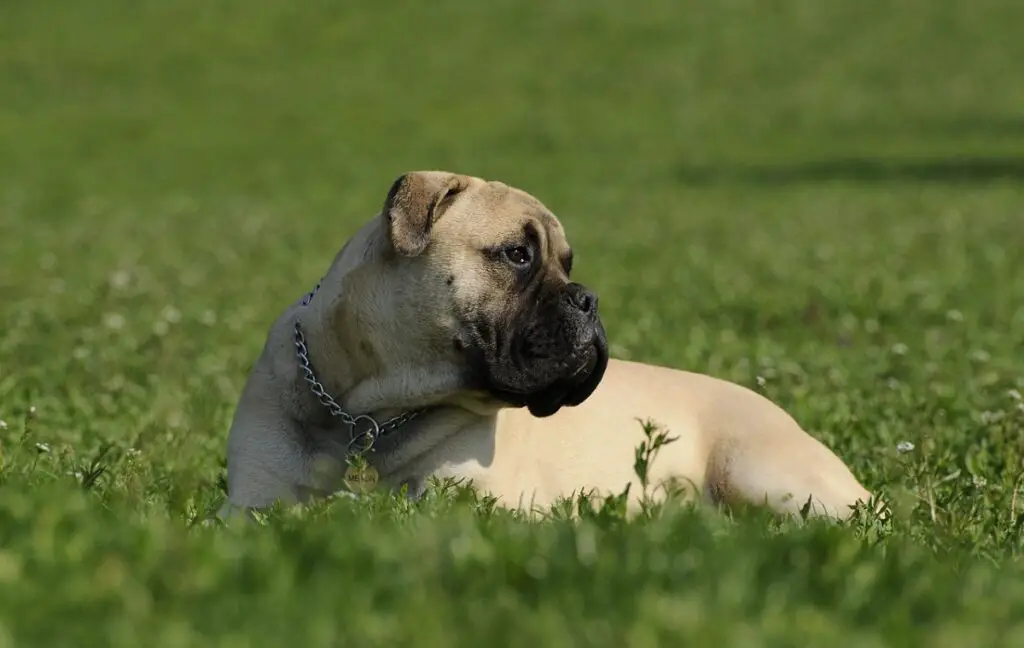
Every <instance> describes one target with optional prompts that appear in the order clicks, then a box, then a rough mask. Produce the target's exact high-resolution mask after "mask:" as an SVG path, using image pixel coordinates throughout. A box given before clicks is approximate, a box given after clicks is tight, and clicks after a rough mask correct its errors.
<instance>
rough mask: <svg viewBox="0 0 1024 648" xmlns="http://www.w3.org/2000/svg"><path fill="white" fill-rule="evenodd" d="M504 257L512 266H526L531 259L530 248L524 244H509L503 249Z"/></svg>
mask: <svg viewBox="0 0 1024 648" xmlns="http://www.w3.org/2000/svg"><path fill="white" fill-rule="evenodd" d="M503 252H504V254H505V258H506V259H508V261H509V263H511V264H512V265H514V266H520V267H522V266H528V265H530V261H532V260H533V255H532V254H531V253H530V248H528V247H527V246H525V245H510V246H508V247H507V248H505V249H504V250H503Z"/></svg>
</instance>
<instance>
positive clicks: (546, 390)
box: [487, 331, 608, 418]
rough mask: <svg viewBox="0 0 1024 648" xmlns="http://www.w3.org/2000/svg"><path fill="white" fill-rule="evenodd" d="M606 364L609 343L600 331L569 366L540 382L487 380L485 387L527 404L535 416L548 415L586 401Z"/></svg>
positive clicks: (506, 400) (516, 403) (514, 403)
mask: <svg viewBox="0 0 1024 648" xmlns="http://www.w3.org/2000/svg"><path fill="white" fill-rule="evenodd" d="M607 366H608V347H607V343H606V342H605V339H604V334H603V331H601V334H600V335H598V336H596V337H595V340H594V341H593V343H592V344H591V345H589V347H588V348H587V349H586V350H585V351H584V352H582V353H580V354H579V355H577V356H575V357H574V359H573V362H572V363H571V364H570V365H569V368H568V370H566V371H564V372H562V373H561V374H560V375H559V376H558V377H556V378H555V379H553V380H548V381H545V382H544V383H543V384H540V385H529V384H522V383H520V384H507V383H504V381H501V382H498V381H495V380H494V377H493V375H492V376H491V379H490V380H488V381H487V383H488V384H487V391H488V392H489V393H490V394H491V395H492V396H493V397H494V398H496V399H498V400H499V401H501V402H503V403H506V404H508V405H511V406H512V407H526V408H527V409H529V410H530V413H531V414H533V415H534V416H536V417H541V418H542V417H546V416H551V415H552V414H554V413H556V412H557V411H558V410H560V409H561V408H563V407H567V406H568V407H572V406H576V405H579V404H581V403H582V402H583V401H585V400H586V399H587V398H588V397H589V396H590V395H591V394H592V393H593V392H594V390H595V389H597V386H598V384H600V382H601V379H602V378H603V377H604V372H605V369H606V368H607Z"/></svg>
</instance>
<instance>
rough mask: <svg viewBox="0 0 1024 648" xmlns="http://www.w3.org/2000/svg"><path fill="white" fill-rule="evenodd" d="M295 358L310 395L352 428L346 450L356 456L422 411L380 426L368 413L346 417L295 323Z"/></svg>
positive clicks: (306, 301) (306, 302)
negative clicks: (318, 372)
mask: <svg viewBox="0 0 1024 648" xmlns="http://www.w3.org/2000/svg"><path fill="white" fill-rule="evenodd" d="M322 281H323V280H322V279H321V281H320V282H317V284H316V287H315V288H313V290H311V291H310V292H308V293H306V296H305V297H303V299H302V305H303V306H308V305H309V302H311V301H312V300H313V295H315V294H316V293H317V291H319V290H320V284H321V282H322ZM294 341H295V356H296V357H297V358H298V360H299V367H300V368H301V369H302V373H303V374H304V376H303V377H304V378H305V380H306V382H307V383H309V389H310V391H312V392H313V395H314V396H316V397H317V400H319V401H320V403H321V404H322V405H323V406H324V407H326V408H327V411H328V412H330V414H331V416H335V417H337V418H339V419H341V422H342V423H344V424H345V425H349V426H351V427H352V440H351V441H350V442H349V445H348V450H349V452H352V451H353V448H355V450H354V451H355V452H356V453H357V454H363V453H365V452H370V451H372V450H373V445H374V444H375V443H376V442H377V439H379V438H381V437H383V436H387V435H388V434H390V433H392V432H394V431H395V430H397V429H398V428H400V427H402V426H403V425H405V424H406V423H408V422H409V421H411V420H413V419H414V418H416V417H417V416H419V415H420V414H422V413H423V412H424V411H425V409H422V408H421V409H414V410H410V411H408V412H403V413H401V414H399V415H397V416H393V417H391V418H389V419H388V420H386V421H384V422H383V423H379V422H378V421H377V419H375V418H373V417H372V416H370V415H369V414H357V415H355V416H353V415H351V414H349V413H348V412H346V411H345V409H344V408H343V407H342V406H341V405H339V404H338V402H337V401H336V400H334V398H332V397H331V395H330V394H328V393H327V390H326V389H324V386H323V383H321V382H320V381H319V380H317V378H316V374H315V373H314V372H313V364H312V363H311V362H310V360H309V347H307V346H306V337H305V336H304V335H303V334H302V327H301V326H299V323H298V322H297V321H296V322H295V340H294ZM360 426H365V427H366V430H365V431H364V432H360V431H359V428H360ZM357 444H361V445H357Z"/></svg>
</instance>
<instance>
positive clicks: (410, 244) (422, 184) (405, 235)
mask: <svg viewBox="0 0 1024 648" xmlns="http://www.w3.org/2000/svg"><path fill="white" fill-rule="evenodd" d="M468 186H469V178H468V177H467V176H464V175H459V174H456V173H448V172H445V171H413V172H411V173H406V174H404V175H402V176H401V177H399V178H398V179H397V180H395V182H394V183H393V184H392V185H391V189H390V190H388V197H387V198H386V199H385V201H384V209H383V216H384V219H385V225H386V227H387V234H388V239H389V240H390V241H391V246H392V247H393V248H394V249H395V251H397V252H398V253H399V254H401V255H402V256H407V257H413V256H416V255H418V254H421V253H422V252H423V250H425V249H426V248H427V244H429V243H430V230H431V228H432V227H433V226H434V222H435V221H436V220H437V219H438V218H440V217H441V215H442V214H443V213H444V210H445V209H447V208H448V206H449V205H450V204H451V201H452V199H454V198H455V197H456V196H457V195H458V194H459V193H460V192H462V191H463V190H465V189H466V188H467V187H468Z"/></svg>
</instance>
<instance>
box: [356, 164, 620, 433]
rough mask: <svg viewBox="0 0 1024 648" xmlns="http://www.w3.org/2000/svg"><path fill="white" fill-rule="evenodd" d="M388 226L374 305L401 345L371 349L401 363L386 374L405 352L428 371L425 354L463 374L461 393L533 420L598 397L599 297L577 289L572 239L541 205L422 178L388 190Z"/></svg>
mask: <svg viewBox="0 0 1024 648" xmlns="http://www.w3.org/2000/svg"><path fill="white" fill-rule="evenodd" d="M381 219H382V220H381V222H380V227H379V228H378V229H377V231H378V232H379V233H380V236H379V237H378V238H379V239H380V245H381V246H382V248H384V250H383V255H382V256H383V258H384V261H383V263H384V267H385V268H386V271H385V275H386V276H387V280H386V282H385V284H383V286H384V288H382V289H381V290H383V289H385V288H386V290H388V291H390V293H391V294H388V295H382V294H381V291H380V290H378V292H377V297H375V299H377V300H378V301H386V302H389V303H390V305H391V306H393V307H391V308H387V309H377V310H376V312H378V313H383V312H384V311H387V313H388V314H389V315H390V316H391V317H392V318H393V319H394V320H395V321H394V322H392V325H393V327H394V328H393V329H392V331H391V332H389V333H388V334H387V335H385V336H383V337H390V338H396V337H398V338H402V339H392V340H391V341H390V342H391V343H390V344H387V345H383V344H377V345H376V347H377V354H378V355H388V354H390V355H392V356H394V357H390V358H381V360H382V361H383V362H382V363H379V364H385V365H391V366H394V365H395V364H396V363H398V362H400V360H399V358H398V357H397V355H398V354H402V353H407V354H413V353H415V354H416V355H419V356H420V357H421V360H420V364H422V362H423V361H422V354H423V353H424V351H425V352H427V353H429V354H433V355H434V356H436V360H437V364H438V366H441V365H443V366H447V367H457V372H458V374H459V377H458V382H459V385H458V387H457V389H456V391H460V392H463V393H465V394H470V393H472V394H475V395H476V397H478V398H483V399H485V400H489V401H490V402H494V403H500V404H502V405H511V406H514V407H523V406H525V407H528V408H529V409H530V411H531V413H533V414H534V415H535V416H550V415H551V414H554V413H555V412H557V411H558V410H559V409H560V408H561V407H563V406H573V405H579V404H580V403H582V402H583V401H584V400H585V399H586V398H587V397H588V396H590V394H591V393H592V392H593V391H594V389H596V387H597V385H598V383H599V382H600V381H601V378H602V376H603V375H604V371H605V368H606V367H607V364H608V345H607V341H606V339H605V333H604V328H603V326H602V324H601V319H600V317H599V316H598V309H597V296H596V295H595V294H594V293H593V292H591V291H590V290H588V289H587V288H586V287H584V286H582V285H580V284H578V283H575V282H573V281H572V280H571V279H570V274H571V272H572V260H573V259H572V250H571V248H570V247H569V244H568V242H567V241H566V236H565V232H564V230H563V229H562V225H561V224H560V223H559V221H558V219H557V218H555V216H554V215H553V214H552V213H551V211H550V210H548V209H547V208H546V207H545V206H544V205H543V204H542V203H541V202H540V201H539V200H537V199H536V198H534V197H533V196H531V195H530V194H528V193H526V192H524V191H521V190H519V189H516V188H513V187H509V186H508V185H505V184H502V183H500V182H488V181H485V180H482V179H480V178H474V177H470V176H465V175H458V174H454V173H446V172H441V171H421V172H413V173H407V174H405V175H403V176H401V177H400V178H398V179H397V180H396V181H395V182H394V183H393V184H392V186H391V189H390V190H389V191H388V193H387V197H386V199H385V201H384V207H383V210H382V213H381ZM373 319H374V318H373V317H369V318H367V320H366V321H364V322H363V324H364V325H369V326H373V325H374V322H373ZM368 333H369V337H370V338H374V337H375V336H374V334H373V331H368ZM403 335H404V336H406V337H402V336H403ZM377 337H378V338H379V337H382V336H377ZM405 340H409V341H410V342H408V343H406V342H405ZM413 340H414V341H415V342H412V341H413ZM378 342H380V340H379V339H378ZM413 344H415V345H417V347H418V348H417V349H416V351H415V352H414V351H413V350H412V349H411V348H410V346H411V345H413ZM428 359H429V360H431V361H433V360H434V359H435V358H434V357H431V358H428ZM458 395H459V394H455V396H458Z"/></svg>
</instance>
